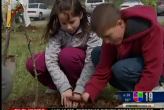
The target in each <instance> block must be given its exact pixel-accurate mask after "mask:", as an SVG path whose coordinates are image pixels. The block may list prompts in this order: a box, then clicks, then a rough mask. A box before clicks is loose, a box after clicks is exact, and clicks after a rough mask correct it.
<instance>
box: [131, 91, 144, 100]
mask: <svg viewBox="0 0 164 110" xmlns="http://www.w3.org/2000/svg"><path fill="white" fill-rule="evenodd" d="M133 100H134V102H142V101H143V92H136V91H135V92H133Z"/></svg>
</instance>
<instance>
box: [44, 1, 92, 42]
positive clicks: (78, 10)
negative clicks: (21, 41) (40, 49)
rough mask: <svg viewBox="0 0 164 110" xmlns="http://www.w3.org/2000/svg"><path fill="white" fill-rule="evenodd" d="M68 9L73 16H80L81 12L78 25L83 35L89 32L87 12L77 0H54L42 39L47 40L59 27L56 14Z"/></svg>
mask: <svg viewBox="0 0 164 110" xmlns="http://www.w3.org/2000/svg"><path fill="white" fill-rule="evenodd" d="M69 10H70V11H72V14H73V16H80V15H81V14H83V18H82V19H81V21H80V27H81V28H82V32H83V35H84V34H86V33H88V32H89V30H90V28H89V22H88V18H87V12H86V10H85V8H83V7H82V5H81V3H80V2H79V0H55V3H54V5H53V8H52V10H51V14H50V19H49V21H48V24H47V27H46V31H45V34H44V35H43V37H42V38H43V40H44V41H48V39H49V38H50V37H53V36H54V35H55V34H56V33H57V32H58V30H59V29H60V23H59V20H58V14H59V13H61V12H64V11H69Z"/></svg>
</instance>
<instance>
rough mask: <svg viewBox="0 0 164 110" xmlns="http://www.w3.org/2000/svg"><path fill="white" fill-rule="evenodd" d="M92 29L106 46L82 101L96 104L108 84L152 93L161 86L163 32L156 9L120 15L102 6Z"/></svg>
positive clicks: (95, 13)
mask: <svg viewBox="0 0 164 110" xmlns="http://www.w3.org/2000/svg"><path fill="white" fill-rule="evenodd" d="M91 26H92V29H93V31H95V32H96V33H97V34H98V35H99V36H100V37H102V39H103V45H102V47H101V55H100V61H99V63H98V65H97V66H96V71H95V73H94V74H93V76H92V77H91V79H90V81H89V82H88V83H87V84H86V86H85V92H84V93H83V95H82V99H83V101H85V102H87V101H88V100H89V99H90V100H91V101H94V100H95V99H96V97H97V96H98V95H99V94H100V93H101V92H102V90H103V89H104V87H105V86H106V85H107V83H108V82H110V83H111V85H113V86H114V87H116V88H118V89H120V90H123V91H151V90H152V89H153V88H154V87H156V86H158V85H159V81H160V78H162V77H163V76H164V69H163V64H164V60H163V58H164V57H163V54H164V46H163V44H164V42H163V38H164V30H163V29H162V27H161V26H160V24H159V23H158V21H157V16H156V12H155V11H154V9H153V8H151V7H148V6H134V7H131V8H128V9H125V10H122V11H118V10H117V9H116V8H115V7H114V6H113V5H111V4H101V5H99V6H97V7H96V8H95V10H94V11H93V14H92V17H91ZM97 51H98V48H97V49H96V52H97ZM97 53H99V52H97ZM93 54H95V50H94V51H93ZM92 58H93V57H92ZM93 60H94V59H93ZM95 63H96V62H95Z"/></svg>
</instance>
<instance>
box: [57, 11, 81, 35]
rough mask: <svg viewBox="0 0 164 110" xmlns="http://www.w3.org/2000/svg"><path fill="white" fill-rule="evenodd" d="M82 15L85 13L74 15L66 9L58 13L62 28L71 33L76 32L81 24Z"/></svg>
mask: <svg viewBox="0 0 164 110" xmlns="http://www.w3.org/2000/svg"><path fill="white" fill-rule="evenodd" d="M82 16H83V15H80V16H73V14H71V11H65V12H63V13H60V14H58V18H59V22H60V26H61V29H62V30H64V31H66V32H68V33H70V34H74V33H75V32H76V30H77V29H78V27H79V25H80V20H81V19H82Z"/></svg>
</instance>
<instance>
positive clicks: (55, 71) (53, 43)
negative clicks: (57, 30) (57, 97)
mask: <svg viewBox="0 0 164 110" xmlns="http://www.w3.org/2000/svg"><path fill="white" fill-rule="evenodd" d="M60 47H61V43H60V40H59V39H58V38H51V39H50V40H49V43H48V46H47V47H46V51H45V62H46V66H47V69H48V71H49V73H50V75H51V78H52V80H53V82H54V84H55V85H56V87H57V89H58V90H59V92H60V93H62V92H64V91H65V90H67V89H69V88H71V85H70V83H69V81H68V79H67V77H66V75H65V74H64V72H63V71H62V70H61V69H60V67H59V63H58V60H59V59H58V55H59V52H60V51H61V49H60Z"/></svg>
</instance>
